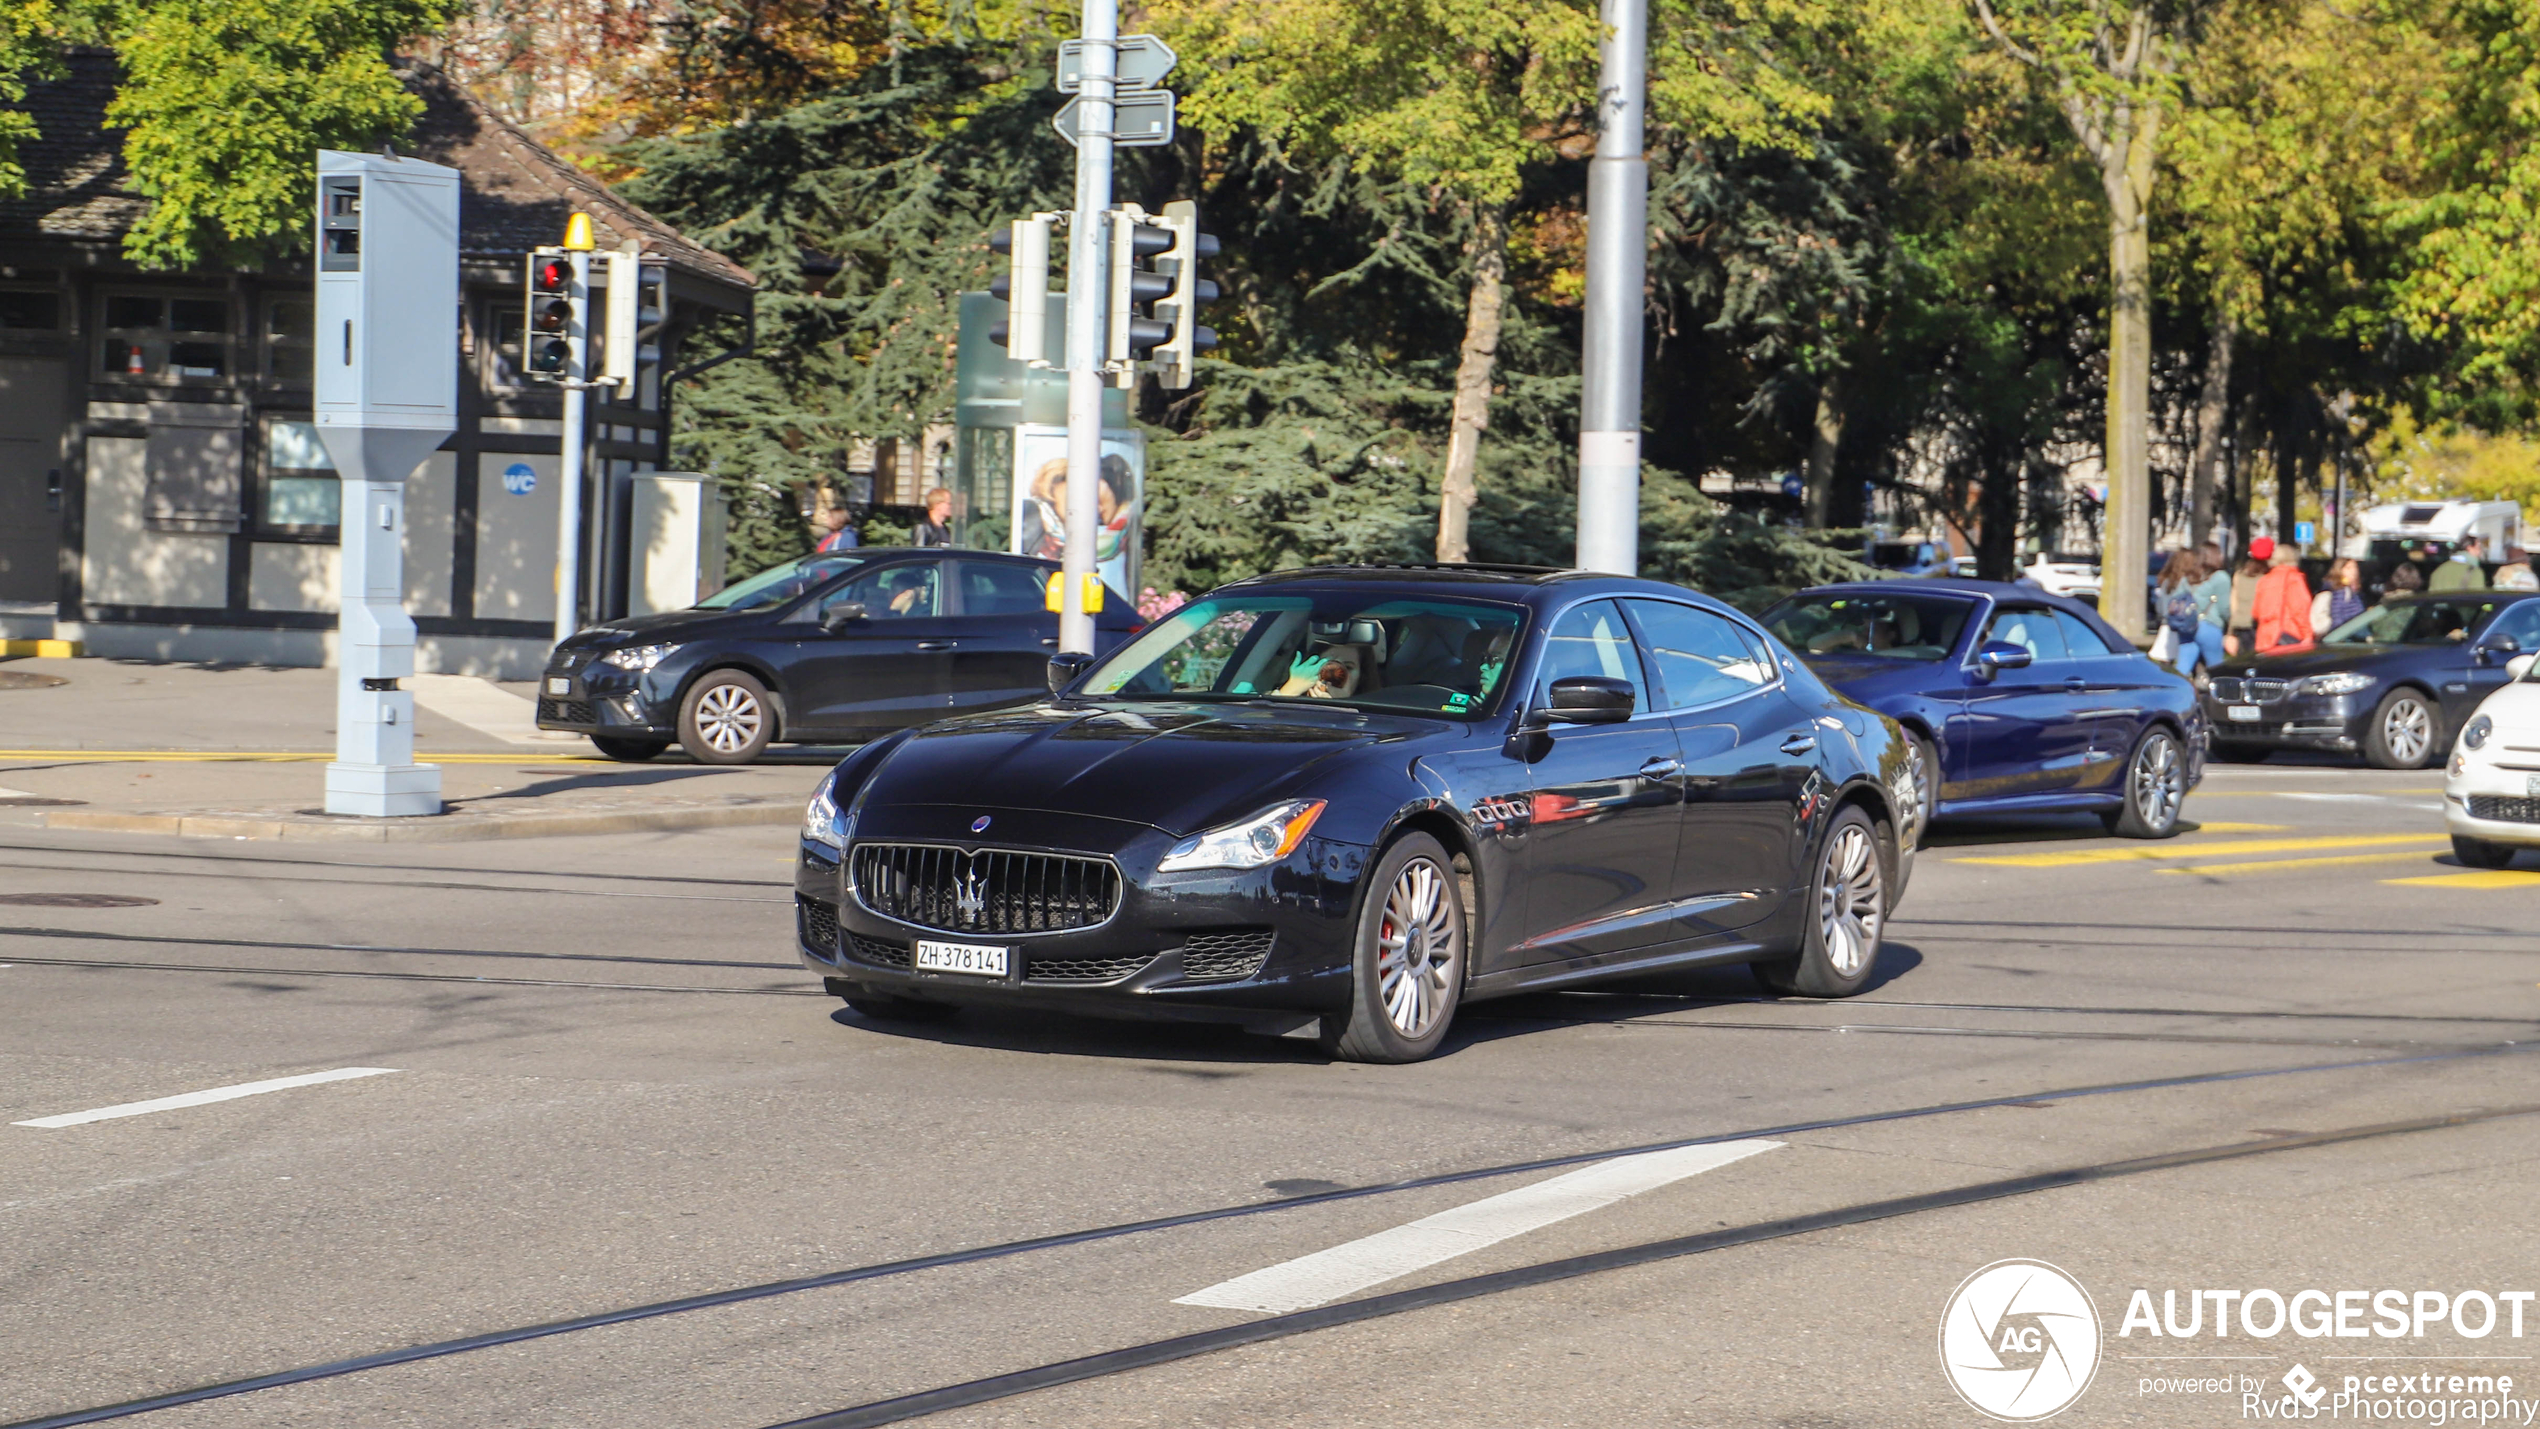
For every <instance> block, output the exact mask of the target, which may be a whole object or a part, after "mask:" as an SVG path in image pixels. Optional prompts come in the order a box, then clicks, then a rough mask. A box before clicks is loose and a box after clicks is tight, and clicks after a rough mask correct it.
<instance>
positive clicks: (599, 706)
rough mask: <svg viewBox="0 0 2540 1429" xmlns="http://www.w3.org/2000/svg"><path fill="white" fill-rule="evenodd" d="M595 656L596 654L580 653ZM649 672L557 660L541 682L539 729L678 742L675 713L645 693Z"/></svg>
mask: <svg viewBox="0 0 2540 1429" xmlns="http://www.w3.org/2000/svg"><path fill="white" fill-rule="evenodd" d="M574 653H575V654H577V655H580V656H585V657H587V656H589V655H590V654H591V653H592V652H589V651H580V652H574ZM644 677H645V672H642V671H636V670H620V669H618V668H616V667H614V666H610V665H603V664H601V663H599V661H597V660H595V659H587V658H586V659H554V660H550V661H549V662H548V665H547V668H546V670H545V671H544V672H543V673H542V674H540V675H539V677H538V727H539V728H540V729H553V730H561V731H564V732H566V733H569V734H607V735H627V736H652V737H655V738H660V739H676V738H677V737H678V733H679V731H678V725H677V722H676V715H675V711H674V710H672V709H670V708H668V707H666V706H665V704H664V702H662V701H659V700H657V699H655V698H653V696H652V695H651V693H650V692H648V691H647V690H646V689H645V678H644Z"/></svg>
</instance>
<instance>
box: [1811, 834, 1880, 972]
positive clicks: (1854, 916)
mask: <svg viewBox="0 0 2540 1429" xmlns="http://www.w3.org/2000/svg"><path fill="white" fill-rule="evenodd" d="M1881 881H1882V880H1881V873H1880V869H1879V851H1878V847H1877V845H1876V844H1874V843H1873V842H1872V841H1871V839H1870V831H1869V830H1868V829H1866V828H1863V827H1861V826H1860V825H1859V824H1857V823H1853V824H1844V825H1840V826H1838V827H1837V828H1836V829H1835V833H1834V838H1833V840H1832V841H1831V842H1829V843H1828V844H1827V846H1826V856H1825V869H1824V872H1823V873H1822V874H1821V875H1820V876H1819V878H1818V880H1817V933H1818V936H1819V937H1820V938H1822V939H1823V940H1824V942H1825V948H1826V962H1827V963H1828V964H1829V965H1831V966H1832V967H1833V969H1834V971H1835V973H1836V975H1837V976H1840V977H1846V978H1849V977H1853V976H1856V975H1858V974H1859V973H1860V971H1861V970H1862V969H1863V968H1865V967H1868V966H1869V963H1870V959H1871V957H1872V956H1874V955H1875V954H1876V953H1877V952H1878V946H1879V924H1880V923H1881V922H1882V921H1884V920H1885V918H1886V916H1887V910H1886V901H1887V900H1886V898H1885V896H1884V895H1885V889H1884V888H1883V887H1882V886H1881Z"/></svg>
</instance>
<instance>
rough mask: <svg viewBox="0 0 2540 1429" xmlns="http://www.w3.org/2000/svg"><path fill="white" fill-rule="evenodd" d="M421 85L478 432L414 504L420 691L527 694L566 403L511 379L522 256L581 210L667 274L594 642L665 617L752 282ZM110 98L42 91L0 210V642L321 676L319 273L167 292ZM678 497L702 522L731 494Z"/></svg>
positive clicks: (604, 518) (33, 95)
mask: <svg viewBox="0 0 2540 1429" xmlns="http://www.w3.org/2000/svg"><path fill="white" fill-rule="evenodd" d="M403 73H404V76H405V78H406V82H407V85H408V87H409V88H411V89H412V90H413V91H414V92H415V93H416V94H417V95H418V96H420V97H421V98H422V99H423V101H424V112H423V114H422V117H421V118H420V119H419V120H418V121H417V122H416V124H415V126H414V130H413V132H412V134H411V135H410V136H408V138H407V139H406V140H404V141H401V145H400V149H399V152H401V153H411V154H412V155H413V156H415V157H420V158H423V159H427V160H430V161H431V162H434V163H438V164H444V165H447V166H449V167H451V168H454V169H457V170H458V171H459V174H460V178H461V185H462V187H461V195H460V205H459V224H460V251H461V269H462V273H461V277H462V313H461V337H460V350H459V351H458V352H457V353H454V354H453V355H452V356H453V360H454V361H456V362H458V363H459V365H460V384H459V390H460V394H461V396H460V422H459V430H458V432H457V433H456V434H455V435H454V436H453V437H452V438H451V439H450V440H449V442H448V443H446V444H445V445H444V446H443V448H442V450H441V451H439V452H437V453H435V454H434V455H433V456H432V457H431V458H430V459H429V460H428V461H427V462H426V463H425V465H424V466H423V467H422V468H419V469H418V471H417V473H416V475H415V476H414V478H412V485H411V487H410V491H409V502H408V510H409V516H410V521H411V530H410V534H409V536H408V540H407V562H406V565H407V606H408V609H409V610H410V611H411V612H412V613H413V615H414V617H415V623H416V626H417V628H418V631H419V632H420V634H421V637H422V639H421V642H420V647H419V657H420V659H421V660H422V661H423V663H424V668H426V669H432V668H440V669H451V670H477V671H483V672H488V673H491V672H498V671H500V672H519V671H524V670H529V669H534V668H535V666H536V665H537V664H538V663H539V661H540V659H541V658H542V657H543V654H544V650H545V644H546V641H547V640H548V639H549V638H550V635H551V623H552V621H553V619H554V612H555V587H554V573H555V564H556V563H555V551H556V546H557V531H556V522H557V517H558V512H559V509H560V505H561V503H560V502H559V501H558V499H557V489H558V474H559V472H560V469H561V465H560V458H559V452H560V449H561V447H562V438H563V430H564V429H563V420H562V416H563V413H562V404H561V401H560V399H559V397H558V395H557V393H556V390H555V389H554V388H553V387H550V386H541V385H535V384H531V383H528V382H526V381H524V380H522V378H521V375H520V372H519V366H518V363H519V355H520V343H521V328H522V317H523V305H522V294H521V284H522V275H523V271H524V266H525V262H526V257H527V254H528V251H529V250H530V249H531V248H532V247H536V246H539V245H543V244H550V243H554V242H557V241H558V240H559V239H560V238H561V236H562V234H563V232H564V225H565V220H566V218H567V217H568V216H569V215H570V214H572V213H575V212H583V213H588V214H589V215H591V218H592V221H593V225H594V227H595V229H596V231H597V237H598V246H599V247H600V248H602V249H604V250H606V249H617V248H621V247H622V246H624V245H625V244H627V243H628V242H630V241H631V242H633V243H634V244H635V245H637V246H638V248H639V249H640V251H641V252H642V254H643V255H644V259H645V263H646V266H647V269H648V270H658V271H659V273H660V275H661V281H662V301H661V303H660V309H661V314H662V321H661V322H660V324H659V325H658V326H657V327H655V328H652V329H650V330H648V333H647V336H646V340H645V345H644V346H643V347H642V349H641V353H640V362H639V369H638V376H637V380H636V382H635V384H634V385H633V387H632V388H631V389H621V390H618V391H608V390H602V391H595V392H593V393H592V394H591V400H590V402H589V404H588V407H589V414H590V429H589V431H588V433H587V442H588V448H589V453H590V462H589V469H588V471H587V473H586V477H585V494H584V500H583V510H584V511H585V512H586V513H587V522H588V529H587V530H586V531H585V532H584V541H585V547H584V549H585V552H586V556H585V559H584V560H583V563H582V567H583V570H584V571H585V572H586V573H587V579H588V581H589V585H588V587H587V589H586V592H585V595H584V599H583V602H582V605H583V609H584V610H585V611H587V612H589V613H591V615H592V616H594V617H607V616H612V615H617V614H622V613H626V612H628V611H630V610H640V609H644V608H648V606H649V605H651V604H655V603H658V602H659V600H660V599H662V595H661V591H662V589H663V575H662V571H661V570H660V569H658V568H657V564H658V563H657V561H656V563H655V564H654V565H648V564H647V563H648V561H653V560H655V557H656V556H657V552H655V551H652V550H650V549H648V546H647V541H648V532H647V530H646V529H645V527H646V523H647V522H648V521H656V522H657V519H658V512H659V511H660V510H661V509H662V503H661V498H660V494H659V493H660V491H661V490H663V489H667V488H668V487H669V486H671V485H675V484H676V483H675V482H674V481H673V479H672V478H671V477H669V476H667V475H650V473H666V472H667V469H668V468H669V467H670V466H671V465H672V463H671V461H670V453H669V438H668V434H669V430H670V421H669V417H670V413H669V406H670V403H671V400H672V398H673V397H674V396H675V394H676V391H677V385H678V383H679V381H680V379H681V378H682V377H683V376H684V375H685V371H686V370H687V369H693V368H694V367H695V366H696V365H697V364H699V363H700V362H705V361H711V360H713V359H714V358H715V357H717V356H718V355H721V354H722V353H724V352H727V351H729V350H731V348H732V347H733V346H735V345H737V344H739V343H741V342H742V341H744V337H743V334H744V333H745V332H746V324H747V316H748V313H749V310H750V302H751V296H752V290H753V287H754V280H753V279H752V277H751V275H750V273H749V272H748V271H747V270H746V269H744V268H742V267H741V266H740V265H738V264H736V263H734V262H732V261H731V260H730V259H728V258H726V257H724V256H723V255H721V254H719V253H716V252H714V251H713V250H711V249H709V248H706V247H704V246H702V245H700V244H698V243H696V242H694V241H693V240H691V239H689V238H688V237H687V236H686V235H684V234H682V233H680V232H679V231H678V230H677V229H676V228H674V227H672V226H671V225H669V224H667V223H665V222H663V221H662V220H660V219H659V218H656V217H654V216H653V215H651V214H649V213H646V212H644V211H643V210H642V209H641V208H638V207H637V206H635V205H634V204H631V203H628V202H627V201H625V200H624V199H622V198H619V197H618V196H617V195H615V194H614V193H611V192H610V191H609V189H608V188H607V186H605V185H603V184H602V183H600V182H599V181H598V180H596V179H594V178H592V177H591V176H590V175H589V174H588V173H586V172H584V171H583V170H581V169H580V168H578V167H576V166H575V165H574V164H573V163H571V162H570V161H568V160H566V159H564V158H562V157H561V156H559V155H557V154H556V153H555V152H554V151H552V150H550V149H548V148H547V147H546V146H544V145H542V144H540V143H539V142H538V141H537V140H536V139H534V138H532V137H531V136H530V135H529V134H527V133H526V132H525V131H523V130H522V129H521V128H520V127H519V126H518V125H515V124H513V123H511V122H510V121H509V120H506V119H504V118H503V117H502V116H500V115H498V114H496V113H494V112H493V111H492V110H490V109H489V108H487V107H486V106H485V105H484V104H482V103H481V102H479V101H478V100H477V99H476V98H475V97H474V96H473V95H471V94H469V93H468V92H467V91H466V90H465V89H464V88H462V87H461V86H460V85H458V84H456V83H455V82H453V81H451V80H450V79H449V78H448V77H447V76H445V75H443V74H442V73H441V72H440V71H439V70H436V69H433V68H432V67H430V66H428V65H421V64H414V65H409V66H408V67H407V68H406V69H405V70H404V71H403ZM116 84H117V73H116V65H115V60H114V57H113V56H112V54H110V53H108V52H106V51H104V50H97V49H80V50H74V51H72V52H71V53H70V54H69V55H68V56H67V62H66V65H65V69H64V73H63V74H61V75H60V76H59V77H57V78H54V79H50V80H43V81H38V82H36V83H33V84H31V85H30V86H29V90H28V94H27V97H26V100H25V102H24V104H23V105H22V106H21V107H22V108H23V109H24V111H25V112H26V113H28V114H29V115H30V116H32V117H33V119H34V120H35V126H36V134H35V135H34V136H33V137H32V138H29V139H27V140H25V141H23V142H22V143H21V144H20V145H19V151H18V153H19V160H20V163H21V164H22V165H23V166H24V168H25V170H26V174H27V178H28V185H27V191H26V192H25V193H24V194H23V195H21V196H19V197H17V198H14V199H7V200H0V636H11V635H26V634H31V633H49V634H58V635H60V636H62V637H63V638H70V639H81V640H85V641H86V643H87V644H88V646H89V648H90V649H92V650H94V651H97V652H100V653H108V654H115V653H125V654H155V655H160V656H164V657H169V658H185V659H234V660H258V661H265V662H268V663H278V664H316V663H321V662H323V661H324V660H325V658H326V655H327V651H328V648H329V645H330V642H331V640H332V638H333V632H334V627H335V616H334V608H335V595H336V590H335V586H336V576H335V542H336V527H335V515H336V512H335V506H334V501H333V498H334V495H335V483H334V479H333V473H332V471H331V469H330V468H328V467H327V466H326V464H325V463H326V458H325V453H324V451H323V448H322V447H321V446H320V445H319V444H318V443H316V442H315V440H314V434H313V429H311V428H310V426H309V410H310V401H311V395H312V394H311V389H310V372H311V361H310V357H311V353H312V351H313V339H314V334H313V333H312V332H311V331H310V327H311V322H312V316H313V306H312V302H311V287H310V284H311V280H312V275H311V273H310V270H309V266H308V264H307V263H306V262H305V261H304V260H289V261H276V262H272V263H268V264H267V265H265V266H264V267H262V268H259V269H254V270H247V269H238V270H227V269H196V270H189V271H185V272H147V271H144V270H142V269H140V268H138V267H137V266H136V265H134V264H133V263H131V262H130V261H129V260H127V259H125V258H124V256H123V252H122V241H123V236H124V234H125V233H126V232H127V231H129V230H130V229H131V227H132V226H133V225H134V224H136V223H137V222H139V221H140V219H141V217H142V215H143V214H144V213H146V212H147V211H148V205H149V200H148V199H146V198H144V197H142V196H140V195H139V194H137V193H135V192H133V191H132V189H131V187H130V175H129V173H128V171H127V170H126V169H125V167H124V163H123V157H122V144H123V135H122V133H121V131H119V130H116V129H113V128H111V127H109V126H108V125H107V123H106V107H107V104H108V102H109V101H110V100H111V99H112V98H113V96H114V92H115V88H116ZM687 489H688V490H689V492H690V494H689V495H688V496H687V497H686V498H683V499H684V500H686V501H687V502H688V503H689V504H690V505H691V506H693V505H694V504H695V503H696V501H697V499H698V493H699V492H701V491H703V492H705V493H706V494H708V495H710V489H708V488H698V487H696V485H695V484H694V483H693V482H692V483H689V486H688V488H687ZM677 504H678V503H676V502H674V503H673V505H674V506H675V505H677ZM681 509H683V510H684V509H687V508H685V507H682V508H681ZM711 517H712V513H711V512H708V513H705V515H704V517H703V518H701V519H706V520H709V521H710V520H711ZM650 534H658V533H650ZM654 544H655V545H659V543H658V542H655V543H654ZM670 544H671V545H673V546H678V545H680V544H681V543H680V542H672V543H670ZM713 544H714V543H713V542H711V541H704V540H701V539H700V538H699V533H695V532H691V533H688V534H687V538H686V545H687V546H695V547H700V548H705V549H706V550H707V554H706V556H705V558H704V559H703V560H702V561H701V562H700V566H701V569H700V570H699V571H698V572H697V576H696V578H697V579H703V580H711V579H712V578H713V577H714V576H715V575H716V574H717V572H716V571H715V570H714V569H712V567H714V566H716V565H719V561H718V560H716V559H715V552H714V551H713V550H712V549H711V547H712V546H713ZM682 579H685V577H682ZM673 584H676V582H675V581H674V582H673ZM682 603H684V602H682Z"/></svg>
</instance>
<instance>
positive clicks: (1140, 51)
mask: <svg viewBox="0 0 2540 1429" xmlns="http://www.w3.org/2000/svg"><path fill="white" fill-rule="evenodd" d="M1178 63H1180V59H1179V57H1178V56H1176V55H1175V54H1174V53H1173V51H1172V48H1171V47H1170V46H1168V45H1166V44H1165V43H1164V42H1163V41H1162V40H1159V39H1157V38H1156V37H1155V36H1153V35H1122V36H1121V37H1120V58H1119V60H1118V66H1119V68H1118V72H1117V73H1116V74H1115V75H1114V76H1113V82H1114V83H1115V84H1116V85H1117V86H1118V88H1119V89H1120V90H1122V91H1123V92H1126V91H1128V90H1132V89H1153V88H1155V87H1156V86H1157V85H1159V84H1162V83H1164V77H1165V76H1166V75H1168V74H1171V73H1172V72H1173V66H1174V65H1176V64H1178ZM1084 78H1085V42H1084V41H1083V40H1061V41H1060V42H1059V45H1058V92H1059V93H1061V94H1074V93H1075V92H1076V90H1077V87H1078V86H1079V85H1080V84H1081V83H1082V82H1083V80H1084ZM1122 142H1124V143H1125V142H1127V141H1125V140H1124V141H1122Z"/></svg>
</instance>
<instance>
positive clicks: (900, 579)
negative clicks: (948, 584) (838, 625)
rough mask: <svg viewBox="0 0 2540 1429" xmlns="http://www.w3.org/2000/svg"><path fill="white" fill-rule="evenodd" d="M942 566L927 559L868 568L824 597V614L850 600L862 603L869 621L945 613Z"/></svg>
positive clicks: (822, 601) (822, 600)
mask: <svg viewBox="0 0 2540 1429" xmlns="http://www.w3.org/2000/svg"><path fill="white" fill-rule="evenodd" d="M940 570H941V568H940V566H939V564H938V563H936V562H932V561H925V562H919V563H916V564H912V565H898V566H884V567H882V568H881V569H880V570H876V571H867V572H865V573H864V574H863V575H860V576H857V577H856V578H855V579H854V580H851V581H849V582H847V583H846V584H845V585H842V586H840V587H838V588H837V589H836V590H833V591H831V592H830V593H829V594H828V595H826V596H824V597H822V599H821V602H820V609H821V612H822V613H823V614H826V613H828V612H829V611H830V610H831V609H832V608H834V607H836V606H840V605H845V604H848V603H849V602H861V603H862V604H863V606H864V614H865V618H866V619H868V620H907V619H914V618H917V617H920V616H929V615H938V614H941V613H942V603H941V602H940V601H939V600H938V599H937V594H938V592H937V576H938V575H939V573H940Z"/></svg>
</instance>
